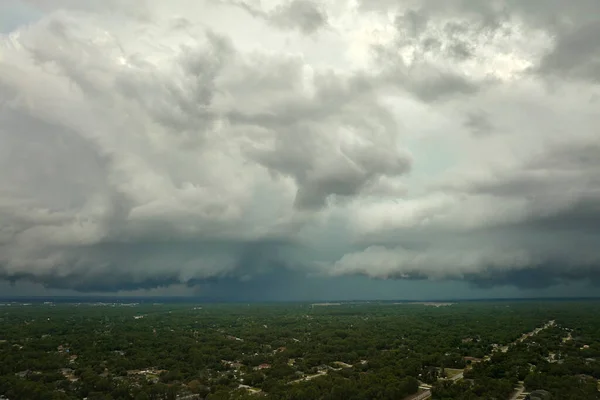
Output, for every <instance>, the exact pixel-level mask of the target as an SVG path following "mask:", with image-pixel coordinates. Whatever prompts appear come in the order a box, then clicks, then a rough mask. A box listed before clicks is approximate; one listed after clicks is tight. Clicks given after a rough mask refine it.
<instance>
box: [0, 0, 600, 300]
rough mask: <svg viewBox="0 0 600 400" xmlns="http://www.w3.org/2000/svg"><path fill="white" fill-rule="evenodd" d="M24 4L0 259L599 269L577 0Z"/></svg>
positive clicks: (101, 269)
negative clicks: (567, 0)
mask: <svg viewBox="0 0 600 400" xmlns="http://www.w3.org/2000/svg"><path fill="white" fill-rule="evenodd" d="M20 2H21V3H22V4H23V5H26V6H27V7H28V8H29V9H35V10H36V13H32V15H31V20H30V21H28V23H24V24H22V25H21V26H19V27H17V28H12V27H11V30H10V31H9V32H8V33H6V34H1V36H0V278H2V279H5V280H9V281H12V282H18V281H21V280H27V281H31V282H36V283H40V284H43V285H45V286H48V287H54V288H64V289H75V290H79V291H89V292H99V291H118V290H135V289H140V288H154V287H164V286H169V285H178V284H185V285H190V286H195V285H202V284H203V283H204V282H211V281H215V280H216V281H218V280H227V281H228V282H229V281H232V280H233V281H240V282H243V281H245V280H252V277H254V276H258V275H263V276H266V275H268V274H270V273H273V271H279V270H282V269H285V270H288V271H293V274H292V275H294V276H297V275H298V274H301V275H310V276H313V275H315V274H316V275H327V276H340V275H364V276H369V277H372V278H379V279H433V280H465V281H469V282H472V283H473V284H476V285H478V286H482V287H486V286H493V285H507V284H510V285H517V286H520V287H536V286H548V285H554V284H559V283H561V282H568V281H572V280H590V281H592V282H598V276H599V272H598V271H600V259H599V257H598V256H597V255H596V252H595V250H596V248H597V244H598V243H600V231H599V230H598V228H597V226H598V222H599V221H600V208H599V206H598V204H600V180H599V179H598V177H599V176H600V164H599V163H598V162H597V159H598V157H597V154H598V151H599V149H600V140H599V137H598V135H597V133H596V131H595V129H596V128H595V127H596V126H597V121H598V120H599V118H600V112H598V110H597V104H594V103H593V102H592V101H590V99H592V98H593V97H594V96H598V92H599V90H600V88H599V86H598V85H597V80H596V78H597V76H596V75H597V74H595V69H594V68H595V66H596V64H597V61H598V60H597V51H596V50H597V47H598V46H597V45H596V44H594V43H592V42H593V40H592V38H594V37H595V36H594V35H593V34H592V33H594V32H595V31H597V30H598V29H597V27H598V24H599V23H598V21H597V20H594V19H593V18H591V17H590V8H593V7H594V5H593V4H592V3H589V2H585V1H582V2H581V4H580V6H577V5H574V6H573V9H571V8H569V9H568V10H566V9H564V7H563V6H562V5H560V4H559V3H557V2H552V4H551V7H550V8H552V7H554V8H556V9H561V10H563V11H564V12H565V13H567V14H565V15H566V16H567V17H568V19H570V22H568V23H567V22H564V23H563V22H560V21H555V20H553V19H552V18H551V17H550V15H546V12H547V10H544V11H543V12H542V13H535V12H534V10H533V9H532V8H531V7H530V6H525V5H523V4H521V3H520V2H513V1H509V0H506V1H504V2H502V3H503V7H495V6H494V7H492V6H486V5H481V3H480V2H468V1H467V2H464V1H461V2H458V1H456V2H447V4H446V5H445V6H444V7H433V6H432V4H433V3H432V2H428V1H427V2H413V1H408V0H407V1H405V2H400V3H398V2H386V1H378V2H369V5H368V7H367V5H366V3H364V4H361V3H360V2H359V4H357V5H356V4H353V3H352V2H347V3H345V2H339V1H333V0H331V1H327V2H323V3H319V5H318V6H317V5H316V4H317V3H314V2H310V1H304V0H302V1H300V0H295V1H292V2H276V1H273V2H265V4H263V5H262V6H264V8H260V9H259V8H253V7H249V6H248V5H247V4H246V3H240V2H237V3H236V2H227V1H213V0H206V1H202V2H187V1H183V0H182V1H175V2H170V3H169V5H167V4H166V3H164V4H163V3H156V2H143V4H141V5H140V7H134V5H133V3H132V2H129V1H111V2H97V1H91V2H86V3H85V4H83V3H80V2H71V1H67V0H61V1H55V2H38V1H35V0H20ZM136 4H138V3H136ZM436 4H437V3H436ZM528 4H529V3H528ZM561 4H562V3H561ZM594 4H596V3H594ZM578 7H580V8H578ZM389 15H395V17H394V18H389ZM561 21H562V20H561ZM0 28H1V27H0ZM0 32H2V29H0ZM290 276H291V275H290ZM542 277H543V279H542ZM267 281H268V279H267ZM234 286H236V285H234ZM236 287H237V286H236Z"/></svg>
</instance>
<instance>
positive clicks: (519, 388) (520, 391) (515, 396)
mask: <svg viewBox="0 0 600 400" xmlns="http://www.w3.org/2000/svg"><path fill="white" fill-rule="evenodd" d="M524 391H525V386H523V382H519V386H517V389H516V392H515V393H514V394H513V395H512V397H511V398H510V400H517V399H518V398H519V396H520V395H522V394H523V392H524Z"/></svg>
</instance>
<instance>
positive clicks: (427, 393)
mask: <svg viewBox="0 0 600 400" xmlns="http://www.w3.org/2000/svg"><path fill="white" fill-rule="evenodd" d="M554 324H555V322H554V320H552V321H548V322H546V324H544V325H543V326H542V327H539V328H535V329H534V330H533V331H531V332H529V333H524V334H523V335H522V336H521V337H520V338H518V339H517V340H515V341H514V342H512V343H511V344H509V345H506V346H502V347H501V348H500V349H501V350H500V351H502V352H503V353H506V352H507V351H508V348H509V347H510V345H513V344H517V343H520V342H523V341H524V340H525V339H528V338H530V337H533V336H535V335H537V334H538V333H540V332H541V331H543V330H544V329H548V328H550V327H551V326H554ZM491 356H492V354H489V355H487V356H485V358H484V360H485V361H484V362H488V361H489V360H490V359H491ZM463 377H464V371H463V372H460V373H458V374H456V375H454V376H453V377H452V378H450V379H451V380H452V381H453V382H456V381H458V380H461V379H462V378H463ZM515 390H516V391H515V393H514V395H513V397H511V400H517V399H518V397H519V396H520V395H521V394H522V393H523V391H524V390H525V387H524V386H523V384H522V383H519V386H517V388H516V389H515ZM430 397H431V389H426V390H425V391H424V392H422V393H419V394H418V395H417V396H416V397H412V398H411V400H424V399H428V398H430Z"/></svg>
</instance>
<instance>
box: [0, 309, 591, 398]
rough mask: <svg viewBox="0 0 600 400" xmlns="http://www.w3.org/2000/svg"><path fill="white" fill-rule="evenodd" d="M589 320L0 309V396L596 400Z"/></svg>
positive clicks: (587, 316)
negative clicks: (422, 395) (519, 393)
mask: <svg viewBox="0 0 600 400" xmlns="http://www.w3.org/2000/svg"><path fill="white" fill-rule="evenodd" d="M597 306H598V303H595V302H580V303H573V302H546V303H536V302H517V303H458V304H452V305H439V304H438V305H436V306H432V305H423V304H391V303H354V304H351V303H348V304H341V305H328V306H323V305H310V304H264V305H256V304H254V305H247V304H244V305H241V304H238V305H218V304H204V305H201V306H198V305H189V304H164V305H163V304H135V305H124V304H79V305H75V304H56V305H55V304H44V305H41V304H39V305H29V306H25V305H20V304H16V303H13V304H5V305H3V306H2V307H0V359H1V360H2V362H1V363H0V395H4V396H6V398H8V399H11V400H19V399H31V400H37V399H49V400H58V399H82V398H85V397H87V398H88V399H89V400H92V399H136V400H140V399H177V398H182V399H194V398H196V399H204V398H206V399H211V400H212V399H256V398H260V397H267V398H273V399H340V400H342V399H343V400H353V399H357V400H358V399H394V400H397V399H402V398H404V397H407V396H410V395H412V394H415V393H417V392H418V391H423V390H426V389H425V388H427V387H428V386H427V384H430V385H433V388H432V396H433V398H434V399H508V398H510V397H511V396H512V394H513V393H514V392H515V390H518V389H519V388H520V387H523V390H524V391H531V390H535V389H544V390H547V391H549V392H550V393H551V394H552V395H553V398H554V399H600V396H599V394H600V392H598V386H597V379H598V378H600V362H599V360H600V318H599V317H598V316H597V315H596V312H597ZM551 320H554V321H555V324H553V325H548V324H547V323H548V321H551ZM539 327H544V328H545V329H542V330H539V331H538V332H536V334H535V335H532V336H529V337H526V338H524V339H523V340H519V339H520V338H521V337H522V335H523V334H524V333H526V332H531V331H534V329H536V328H539ZM509 344H510V345H509ZM505 345H509V346H507V347H503V346H505ZM488 355H489V356H491V357H488ZM465 357H467V359H465ZM463 368H464V369H465V372H464V378H463V379H451V375H452V374H456V373H458V372H460V371H462V370H463ZM450 371H452V373H450ZM456 377H457V378H462V375H460V376H456ZM420 386H421V388H419V387H420Z"/></svg>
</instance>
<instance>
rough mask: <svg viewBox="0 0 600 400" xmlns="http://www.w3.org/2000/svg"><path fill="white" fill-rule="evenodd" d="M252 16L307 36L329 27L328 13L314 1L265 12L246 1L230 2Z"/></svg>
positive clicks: (300, 0) (293, 1)
mask: <svg viewBox="0 0 600 400" xmlns="http://www.w3.org/2000/svg"><path fill="white" fill-rule="evenodd" d="M228 4H232V5H235V6H239V7H241V8H242V9H244V10H246V11H247V12H248V13H249V14H250V15H252V16H254V17H257V18H261V19H264V20H265V21H267V22H268V23H270V24H272V25H274V26H277V27H280V28H285V29H297V30H298V31H300V32H301V33H303V34H305V35H311V34H313V33H316V32H317V31H319V30H320V29H323V28H325V27H326V26H327V13H326V11H325V10H323V9H322V8H321V7H319V6H318V4H317V3H316V2H314V1H312V0H290V1H286V2H284V3H283V4H279V5H277V6H275V7H274V8H273V9H272V10H269V11H265V10H263V9H261V8H260V6H258V7H257V6H254V5H253V4H252V3H249V2H246V1H230V2H228Z"/></svg>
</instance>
